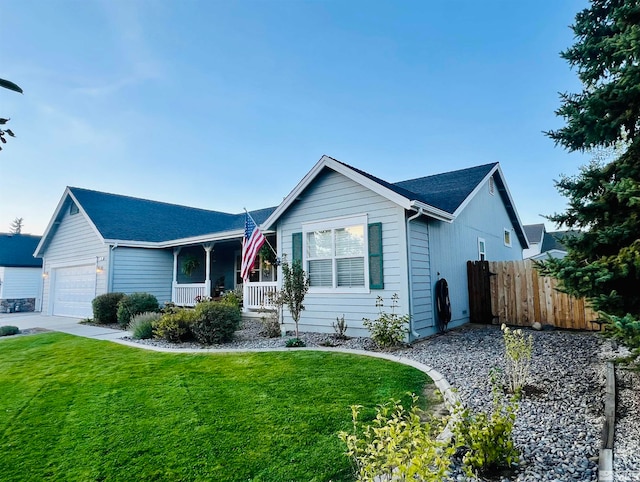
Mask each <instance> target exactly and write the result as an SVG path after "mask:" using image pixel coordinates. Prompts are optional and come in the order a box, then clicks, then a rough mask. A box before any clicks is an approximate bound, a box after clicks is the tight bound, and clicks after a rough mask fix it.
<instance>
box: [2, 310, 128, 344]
mask: <svg viewBox="0 0 640 482" xmlns="http://www.w3.org/2000/svg"><path fill="white" fill-rule="evenodd" d="M79 321H80V320H79V319H78V318H67V317H64V316H44V315H41V314H40V313H0V326H4V325H11V326H17V327H18V328H19V329H20V330H26V329H28V328H44V329H46V330H52V331H60V332H62V333H68V334H70V335H76V336H83V337H85V338H94V339H96V340H112V341H113V340H118V339H120V338H123V337H125V336H130V333H129V332H127V331H122V330H113V329H111V328H105V327H101V326H91V325H83V324H80V323H79Z"/></svg>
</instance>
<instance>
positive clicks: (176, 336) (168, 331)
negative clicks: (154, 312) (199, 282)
mask: <svg viewBox="0 0 640 482" xmlns="http://www.w3.org/2000/svg"><path fill="white" fill-rule="evenodd" d="M195 317H196V312H195V311H194V310H187V309H184V308H178V309H176V310H175V311H173V312H170V313H165V314H163V315H162V316H161V317H160V319H159V320H157V321H155V322H154V323H152V325H153V334H154V336H155V337H157V338H164V339H165V340H167V341H169V342H171V343H179V342H181V341H185V340H188V339H189V338H190V337H191V335H192V333H191V325H192V324H193V322H194V320H195Z"/></svg>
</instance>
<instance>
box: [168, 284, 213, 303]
mask: <svg viewBox="0 0 640 482" xmlns="http://www.w3.org/2000/svg"><path fill="white" fill-rule="evenodd" d="M206 295H207V284H206V283H190V284H179V285H178V284H174V285H173V296H172V299H171V300H172V301H173V302H174V303H175V304H176V305H178V306H194V305H195V304H196V296H206Z"/></svg>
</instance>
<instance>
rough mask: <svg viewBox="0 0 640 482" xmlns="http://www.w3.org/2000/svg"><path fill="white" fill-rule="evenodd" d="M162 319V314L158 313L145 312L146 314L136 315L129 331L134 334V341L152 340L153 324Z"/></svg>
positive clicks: (132, 319)
mask: <svg viewBox="0 0 640 482" xmlns="http://www.w3.org/2000/svg"><path fill="white" fill-rule="evenodd" d="M161 317H162V314H161V313H158V312H156V311H145V312H144V313H138V314H137V315H134V316H133V317H132V318H131V322H130V323H129V331H130V332H131V333H132V336H133V338H134V340H145V339H147V338H152V337H153V323H155V322H156V321H158V320H159V319H160V318H161Z"/></svg>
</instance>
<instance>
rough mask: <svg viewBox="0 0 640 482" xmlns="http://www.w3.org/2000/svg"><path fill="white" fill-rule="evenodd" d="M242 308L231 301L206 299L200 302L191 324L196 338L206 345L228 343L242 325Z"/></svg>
mask: <svg viewBox="0 0 640 482" xmlns="http://www.w3.org/2000/svg"><path fill="white" fill-rule="evenodd" d="M240 321H241V314H240V308H239V307H238V306H236V305H233V304H231V303H221V302H216V301H204V302H202V303H198V304H197V305H196V309H195V318H194V321H193V324H192V325H191V331H192V333H193V336H194V338H195V339H196V340H197V341H198V342H200V343H203V344H205V345H210V344H212V343H226V342H228V341H231V339H232V338H233V334H234V333H235V331H236V330H237V329H238V328H239V327H240Z"/></svg>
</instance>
